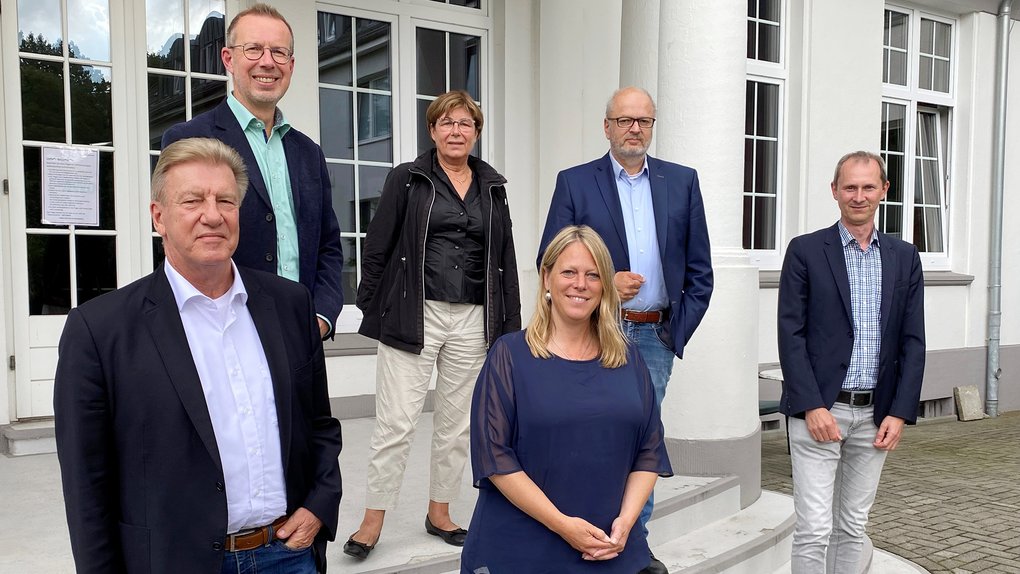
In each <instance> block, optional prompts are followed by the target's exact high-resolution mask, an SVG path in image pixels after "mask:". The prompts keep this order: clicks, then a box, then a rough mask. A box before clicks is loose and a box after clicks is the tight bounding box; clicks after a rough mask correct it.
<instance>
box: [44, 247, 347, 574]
mask: <svg viewBox="0 0 1020 574" xmlns="http://www.w3.org/2000/svg"><path fill="white" fill-rule="evenodd" d="M239 270H240V274H241V278H242V279H243V281H244V286H245V289H246V290H247V292H248V303H247V306H248V310H249V312H250V313H251V318H252V321H253V322H254V323H255V329H256V331H258V334H259V338H260V339H261V341H262V347H263V349H264V350H265V353H266V360H267V362H268V365H269V374H270V377H271V379H272V383H273V394H274V396H275V401H276V416H277V420H278V423H279V431H280V453H281V456H282V459H283V473H284V479H285V482H286V485H287V512H288V514H289V513H292V512H293V511H295V510H296V509H298V508H299V507H304V508H307V509H308V510H310V511H311V512H312V513H313V514H315V516H316V517H317V518H319V520H321V521H322V524H323V525H322V528H321V529H320V530H319V534H318V535H317V537H316V539H315V542H314V543H313V544H314V546H315V553H316V558H317V560H318V561H319V564H320V568H322V567H324V565H325V556H326V554H325V549H326V541H327V540H333V539H334V537H335V535H336V526H337V516H338V512H339V505H340V494H341V486H340V467H339V464H338V462H337V456H338V455H339V454H340V448H341V438H340V422H339V421H337V420H336V419H335V418H333V417H332V416H331V415H330V409H329V395H328V391H327V389H326V370H325V361H324V359H323V354H322V341H321V340H320V338H319V327H318V323H317V322H316V320H315V315H314V313H313V311H312V302H311V298H310V297H309V296H308V291H307V290H306V289H305V288H304V287H302V286H301V285H298V284H297V283H294V282H293V281H288V280H286V279H282V278H280V277H277V276H276V275H270V274H268V273H262V272H259V271H252V270H248V269H244V268H239ZM53 409H54V413H55V424H56V439H57V457H58V459H59V460H60V474H61V480H62V482H63V486H64V504H65V506H66V510H67V525H68V530H69V532H70V535H71V549H72V551H73V553H74V560H75V566H76V568H77V571H78V572H79V573H97V574H98V573H111V572H120V573H123V572H127V573H132V572H146V573H148V572H151V573H153V574H159V573H163V574H180V573H182V572H189V573H194V574H201V573H208V574H214V573H218V572H220V571H221V569H222V561H223V542H224V539H225V537H226V531H227V495H226V492H225V491H224V478H223V468H222V465H221V462H220V454H219V449H218V447H217V444H216V435H215V433H214V432H213V426H212V420H211V419H210V416H209V409H208V406H207V404H206V401H205V395H204V393H203V391H202V382H201V380H200V379H199V376H198V371H197V370H196V368H195V361H194V359H193V358H192V355H191V351H190V348H189V346H188V338H187V335H186V334H185V331H184V324H183V323H182V322H181V315H180V312H179V311H178V309H177V301H176V299H175V298H174V294H173V290H172V289H171V288H170V283H169V281H168V280H167V277H166V274H165V273H164V271H163V266H162V265H160V266H159V267H158V268H157V269H156V271H155V272H153V273H152V274H150V275H148V276H146V277H143V278H141V279H139V280H138V281H135V282H134V283H131V284H130V285H127V286H125V287H123V288H121V289H118V290H117V291H114V292H112V293H109V294H106V295H103V296H102V297H97V298H96V299H93V300H91V301H89V302H87V303H85V304H83V305H81V306H80V307H77V308H75V309H72V310H71V312H70V313H69V314H68V316H67V323H66V325H65V326H64V332H63V334H62V335H61V337H60V358H59V360H58V361H57V372H56V382H55V384H54V391H53ZM320 571H322V570H320Z"/></svg>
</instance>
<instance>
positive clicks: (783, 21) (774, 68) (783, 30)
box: [741, 0, 790, 270]
mask: <svg viewBox="0 0 1020 574" xmlns="http://www.w3.org/2000/svg"><path fill="white" fill-rule="evenodd" d="M778 1H780V2H781V5H780V8H779V38H780V40H779V62H768V61H763V60H753V59H750V58H748V59H747V77H746V80H747V81H752V82H762V83H769V84H774V85H777V86H779V110H778V118H777V122H778V140H779V141H778V146H777V148H776V216H775V221H774V222H773V226H774V231H773V232H774V234H775V238H776V242H775V246H774V247H773V248H772V249H745V250H744V253H746V254H747V256H748V257H749V258H750V261H751V263H752V264H754V265H757V266H759V267H760V268H762V269H770V270H778V269H779V268H780V267H781V266H782V264H783V256H782V247H783V233H782V230H783V221H784V218H783V212H784V206H785V203H786V194H785V193H784V192H785V185H786V155H787V146H788V138H787V136H786V133H787V130H786V105H787V104H786V102H787V98H786V83H787V80H788V79H789V69H788V64H787V62H788V54H789V51H788V50H789V36H790V35H789V33H788V30H789V27H788V23H789V2H787V1H786V0H778ZM752 20H755V19H751V18H747V19H745V22H746V21H752ZM745 109H746V106H745ZM745 139H746V134H745ZM741 197H742V198H743V197H746V194H744V193H741ZM741 209H743V208H741ZM741 225H743V212H742V213H741Z"/></svg>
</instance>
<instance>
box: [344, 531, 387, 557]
mask: <svg viewBox="0 0 1020 574" xmlns="http://www.w3.org/2000/svg"><path fill="white" fill-rule="evenodd" d="M354 534H357V532H355V533H354ZM354 534H351V537H350V538H348V539H347V543H346V544H344V554H346V555H348V556H353V557H355V558H357V559H358V560H364V559H365V558H368V555H369V554H371V552H372V550H373V549H374V548H375V544H379V542H378V541H376V543H375V544H372V545H371V546H369V545H368V544H365V543H364V542H358V541H357V540H355V539H354Z"/></svg>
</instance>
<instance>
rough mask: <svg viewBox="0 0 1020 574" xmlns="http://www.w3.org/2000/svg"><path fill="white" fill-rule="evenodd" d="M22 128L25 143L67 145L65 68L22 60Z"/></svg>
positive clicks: (39, 61) (55, 63)
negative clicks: (36, 142)
mask: <svg viewBox="0 0 1020 574" xmlns="http://www.w3.org/2000/svg"><path fill="white" fill-rule="evenodd" d="M21 127H22V137H23V138H24V139H26V140H36V141H47V142H60V143H65V142H66V141H67V134H66V133H65V129H64V66H63V65H62V64H61V63H60V62H44V61H42V60H33V59H29V58H22V59H21Z"/></svg>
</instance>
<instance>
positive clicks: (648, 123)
mask: <svg viewBox="0 0 1020 574" xmlns="http://www.w3.org/2000/svg"><path fill="white" fill-rule="evenodd" d="M606 119H607V120H612V121H614V122H616V125H617V126H619V127H621V128H623V129H625V130H629V129H630V126H632V125H634V122H637V125H638V127H639V128H641V129H643V130H647V129H648V128H650V127H652V126H653V125H655V118H628V117H619V118H606Z"/></svg>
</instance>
